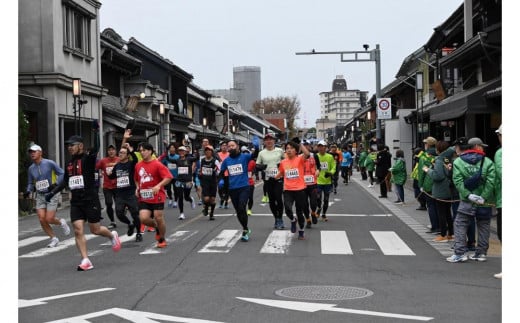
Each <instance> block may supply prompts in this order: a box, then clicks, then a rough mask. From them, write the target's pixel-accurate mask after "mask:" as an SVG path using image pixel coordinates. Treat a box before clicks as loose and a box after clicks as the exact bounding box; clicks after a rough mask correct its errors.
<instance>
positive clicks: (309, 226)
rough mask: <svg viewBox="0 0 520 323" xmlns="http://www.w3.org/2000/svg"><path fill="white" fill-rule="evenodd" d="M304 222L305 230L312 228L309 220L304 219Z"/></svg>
mask: <svg viewBox="0 0 520 323" xmlns="http://www.w3.org/2000/svg"><path fill="white" fill-rule="evenodd" d="M305 222H307V224H306V225H305V228H307V229H310V228H312V223H311V219H306V220H305Z"/></svg>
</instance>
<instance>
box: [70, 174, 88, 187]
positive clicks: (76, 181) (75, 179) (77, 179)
mask: <svg viewBox="0 0 520 323" xmlns="http://www.w3.org/2000/svg"><path fill="white" fill-rule="evenodd" d="M84 187H85V183H84V182H83V175H76V176H72V177H69V188H70V189H71V190H79V189H82V188H84Z"/></svg>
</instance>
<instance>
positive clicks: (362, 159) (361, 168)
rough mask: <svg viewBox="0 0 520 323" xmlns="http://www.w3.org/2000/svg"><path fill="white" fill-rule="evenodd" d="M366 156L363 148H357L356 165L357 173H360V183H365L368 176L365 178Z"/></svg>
mask: <svg viewBox="0 0 520 323" xmlns="http://www.w3.org/2000/svg"><path fill="white" fill-rule="evenodd" d="M367 156H368V153H367V152H366V151H365V148H363V147H360V148H359V161H358V165H359V171H360V172H361V180H362V181H366V180H367V178H368V176H367V168H366V167H365V160H366V158H367Z"/></svg>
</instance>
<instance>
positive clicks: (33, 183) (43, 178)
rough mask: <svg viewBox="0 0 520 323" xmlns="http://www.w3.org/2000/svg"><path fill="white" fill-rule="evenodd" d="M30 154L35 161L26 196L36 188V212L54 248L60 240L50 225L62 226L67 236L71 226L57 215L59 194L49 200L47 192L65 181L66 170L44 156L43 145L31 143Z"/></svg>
mask: <svg viewBox="0 0 520 323" xmlns="http://www.w3.org/2000/svg"><path fill="white" fill-rule="evenodd" d="M29 154H30V155H31V160H32V162H33V163H32V164H31V166H29V171H28V180H27V189H26V191H25V193H24V198H27V197H29V195H30V194H31V192H33V191H34V190H36V199H35V200H36V214H37V215H38V219H39V220H40V225H41V227H42V229H43V231H44V232H45V233H46V234H47V235H48V236H49V237H50V238H51V241H50V242H49V244H48V245H47V247H49V248H53V247H56V246H57V245H58V243H59V242H60V240H59V239H58V237H56V235H55V234H54V230H53V229H52V227H51V226H50V225H51V224H54V225H59V226H61V229H62V230H63V234H65V235H66V236H67V235H69V234H70V228H69V226H68V225H67V221H66V220H65V219H60V218H57V217H56V209H57V207H58V195H56V196H54V197H53V198H52V199H51V200H50V201H49V202H47V201H46V200H45V194H47V193H48V192H50V191H51V190H52V189H53V188H55V187H56V186H57V184H59V183H61V182H62V181H63V176H64V172H63V169H61V167H60V166H58V164H56V162H55V161H53V160H50V159H46V158H43V157H42V147H40V146H38V145H36V144H34V145H31V147H29Z"/></svg>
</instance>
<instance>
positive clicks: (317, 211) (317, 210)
mask: <svg viewBox="0 0 520 323" xmlns="http://www.w3.org/2000/svg"><path fill="white" fill-rule="evenodd" d="M320 213H321V207H318V208H317V209H316V215H317V217H320Z"/></svg>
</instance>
